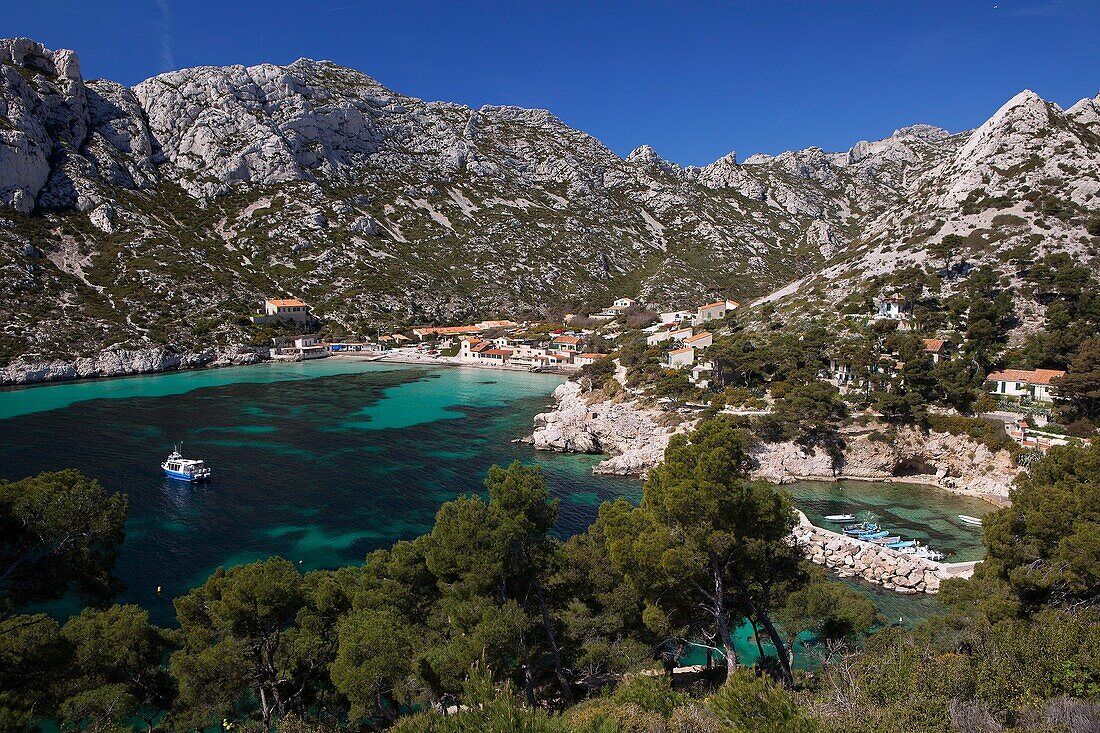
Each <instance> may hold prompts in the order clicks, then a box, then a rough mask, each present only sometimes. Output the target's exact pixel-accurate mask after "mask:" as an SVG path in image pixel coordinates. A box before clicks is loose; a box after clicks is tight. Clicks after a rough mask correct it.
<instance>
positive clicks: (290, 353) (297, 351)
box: [271, 333, 328, 361]
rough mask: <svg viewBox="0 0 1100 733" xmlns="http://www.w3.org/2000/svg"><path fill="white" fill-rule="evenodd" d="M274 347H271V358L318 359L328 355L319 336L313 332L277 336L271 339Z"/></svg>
mask: <svg viewBox="0 0 1100 733" xmlns="http://www.w3.org/2000/svg"><path fill="white" fill-rule="evenodd" d="M272 342H273V343H274V345H275V347H274V348H273V349H271V357H272V358H273V359H284V360H285V359H292V360H294V361H299V360H302V359H320V358H323V357H325V356H328V348H327V347H326V346H325V345H324V344H322V343H321V337H320V336H318V335H317V334H315V333H312V334H308V335H305V336H294V337H279V338H275V339H272Z"/></svg>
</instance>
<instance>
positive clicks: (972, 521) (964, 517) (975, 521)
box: [959, 514, 982, 527]
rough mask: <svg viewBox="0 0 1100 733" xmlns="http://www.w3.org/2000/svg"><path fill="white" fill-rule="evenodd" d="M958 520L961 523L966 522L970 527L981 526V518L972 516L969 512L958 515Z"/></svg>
mask: <svg viewBox="0 0 1100 733" xmlns="http://www.w3.org/2000/svg"><path fill="white" fill-rule="evenodd" d="M959 521H960V522H962V523H963V524H968V525H970V526H971V527H981V526H982V520H981V519H979V518H978V517H972V516H970V515H969V514H960V515H959Z"/></svg>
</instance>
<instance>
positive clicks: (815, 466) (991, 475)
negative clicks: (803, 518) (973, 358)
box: [752, 427, 1020, 498]
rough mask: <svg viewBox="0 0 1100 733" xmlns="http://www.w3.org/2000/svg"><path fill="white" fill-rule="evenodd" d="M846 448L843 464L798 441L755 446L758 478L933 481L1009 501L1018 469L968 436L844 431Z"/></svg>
mask: <svg viewBox="0 0 1100 733" xmlns="http://www.w3.org/2000/svg"><path fill="white" fill-rule="evenodd" d="M841 432H842V435H843V437H844V440H845V443H846V444H847V447H846V448H845V450H844V459H843V461H841V463H840V465H838V466H835V467H834V465H833V459H832V457H831V456H829V455H828V454H827V453H826V452H825V451H823V450H820V449H815V450H812V451H808V450H806V449H805V448H803V447H802V446H800V445H797V444H795V443H761V444H759V445H756V446H754V447H753V458H754V459H755V462H756V465H757V467H756V468H755V469H754V470H753V474H752V475H753V477H754V478H761V479H765V480H768V481H774V482H776V483H790V482H791V481H797V480H801V479H816V480H823V481H834V480H838V479H865V480H876V481H882V480H887V481H888V480H897V481H919V482H922V483H933V484H935V485H937V486H940V487H941V488H944V489H947V490H949V491H955V492H958V493H964V494H969V495H972V496H984V497H990V498H1005V497H1007V496H1008V491H1009V489H1010V488H1011V486H1012V482H1013V481H1015V479H1016V476H1017V474H1018V473H1019V472H1020V469H1019V468H1018V467H1017V466H1016V465H1015V463H1014V462H1013V460H1012V456H1011V455H1010V454H1009V453H1008V451H1005V450H1000V451H991V450H990V449H989V448H988V447H986V446H985V445H983V444H981V443H978V442H976V441H974V440H972V439H970V438H968V437H965V436H957V435H951V434H949V433H935V432H930V433H926V432H924V431H922V430H918V429H916V428H913V427H901V428H898V429H896V430H894V431H893V432H892V433H891V434H890V439H889V440H882V439H878V440H876V439H875V438H874V437H872V436H875V435H876V434H880V433H876V431H875V430H873V429H871V428H850V429H846V430H842V431H841Z"/></svg>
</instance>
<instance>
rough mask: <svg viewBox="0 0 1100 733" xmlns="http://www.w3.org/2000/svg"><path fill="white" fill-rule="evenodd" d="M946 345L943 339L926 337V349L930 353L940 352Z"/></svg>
mask: <svg viewBox="0 0 1100 733" xmlns="http://www.w3.org/2000/svg"><path fill="white" fill-rule="evenodd" d="M946 345H947V342H946V341H944V340H943V339H924V350H925V351H927V352H928V353H930V354H938V353H940V352H941V351H942V350H943V347H944V346H946Z"/></svg>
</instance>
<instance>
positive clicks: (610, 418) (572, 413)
mask: <svg viewBox="0 0 1100 733" xmlns="http://www.w3.org/2000/svg"><path fill="white" fill-rule="evenodd" d="M591 398H592V395H591V393H590V392H588V391H587V390H586V388H585V387H584V385H582V384H581V383H580V382H576V381H570V382H565V383H564V384H561V385H559V386H558V387H557V388H556V389H555V390H554V401H555V407H554V410H553V411H551V412H544V413H541V414H539V415H536V416H535V432H534V433H533V434H532V435H531V437H530V438H528V442H530V443H531V444H532V445H533V446H534V448H535V450H549V451H558V452H562V453H607V454H608V455H609V456H610V457H609V458H608V459H607V460H605V461H603V462H602V463H600V464H598V465H597V466H596V467H595V468H594V469H593V472H594V473H603V474H617V475H622V476H638V475H642V474H644V473H645V472H646V471H648V470H649V469H650V468H652V467H653V466H656V465H657V464H658V463H660V462H661V460H662V459H663V458H664V454H665V448H666V447H668V441H669V439H670V438H671V437H672V436H673V435H675V434H676V433H677V432H681V431H683V430H686V429H689V428H690V427H691V425H692V424H693V423H691V422H685V423H684V424H683V425H678V426H674V427H671V428H670V427H665V426H663V425H661V413H660V412H658V411H655V410H649V409H645V408H643V407H642V406H640V405H639V404H637V403H636V402H633V401H631V400H626V401H622V402H614V401H610V402H609V401H598V400H594V399H591Z"/></svg>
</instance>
